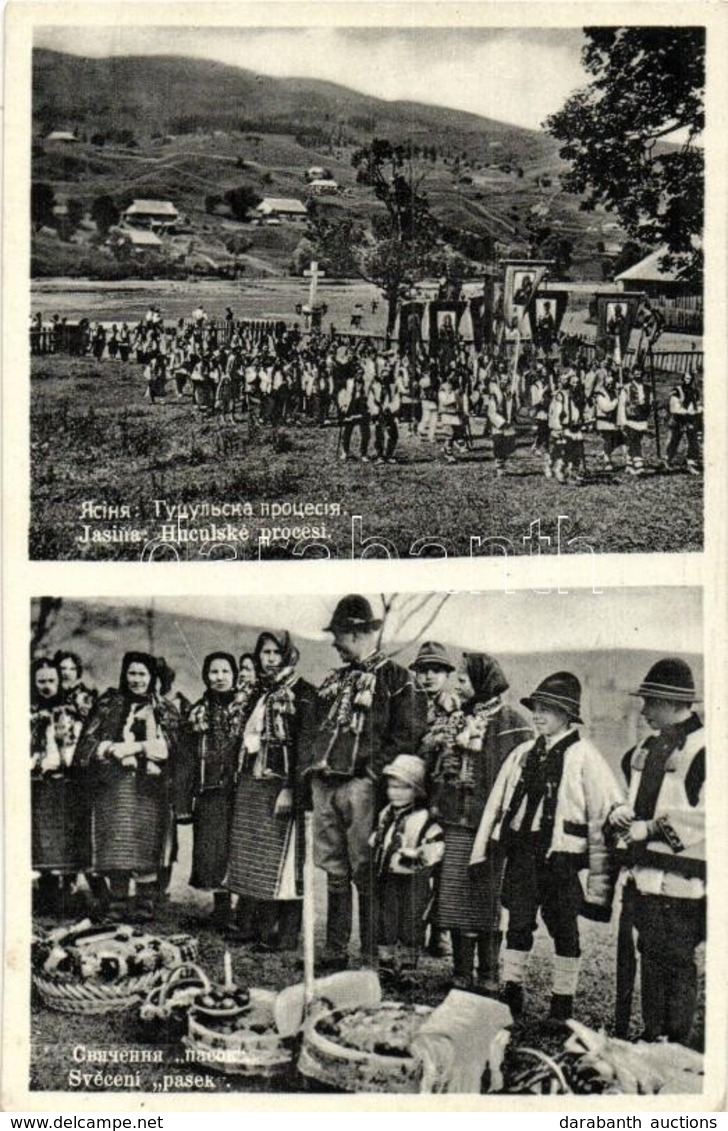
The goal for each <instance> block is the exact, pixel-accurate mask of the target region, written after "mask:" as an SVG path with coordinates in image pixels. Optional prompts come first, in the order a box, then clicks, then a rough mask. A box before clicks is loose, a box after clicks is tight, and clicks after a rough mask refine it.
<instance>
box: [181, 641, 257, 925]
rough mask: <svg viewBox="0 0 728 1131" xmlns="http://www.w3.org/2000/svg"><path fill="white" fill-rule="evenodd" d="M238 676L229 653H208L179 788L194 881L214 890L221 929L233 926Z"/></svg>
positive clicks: (189, 723)
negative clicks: (230, 872)
mask: <svg viewBox="0 0 728 1131" xmlns="http://www.w3.org/2000/svg"><path fill="white" fill-rule="evenodd" d="M237 678H238V666H237V664H236V663H235V660H234V658H233V657H232V656H231V655H230V653H229V652H211V653H210V654H209V656H205V659H204V661H203V664H202V679H203V682H204V684H205V692H204V694H203V696H202V698H201V699H199V700H198V701H197V703H195V704H194V705H193V706H192V707H191V708H190V712H189V715H188V716H187V721H186V723H185V726H184V730H183V742H182V757H181V760H180V774H179V775H178V780H177V788H176V791H175V796H176V802H177V820H178V821H179V822H182V823H190V822H191V824H192V832H193V840H192V875H191V877H190V884H191V885H192V887H195V888H200V889H201V890H202V891H209V892H212V895H213V901H214V902H213V912H212V923H213V925H214V926H215V927H218V928H219V929H220V930H225V929H226V928H227V927H229V926H230V893H229V892H228V891H227V890H225V888H224V886H223V885H224V882H225V875H226V873H227V868H228V851H229V843H230V819H231V816H232V804H233V797H234V792H235V774H236V770H237V764H238V751H239V748H240V734H241V719H242V717H243V716H242V714H241V711H240V710H239V709H238V706H237V704H236V687H235V685H236V682H237Z"/></svg>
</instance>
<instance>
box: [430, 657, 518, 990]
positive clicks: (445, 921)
mask: <svg viewBox="0 0 728 1131" xmlns="http://www.w3.org/2000/svg"><path fill="white" fill-rule="evenodd" d="M458 682H459V685H460V693H461V695H462V697H463V700H464V705H463V717H462V726H461V729H460V730H459V732H458V733H457V735H455V736H454V741H452V742H451V743H450V744H449V745H448V746H447V747H445V748H443V749H442V751H441V753H440V756H439V759H438V762H437V764H436V765H435V766H434V767H433V771H432V775H431V783H432V786H431V792H432V805H431V811H432V813H433V815H434V816H436V818H437V820H438V822H439V823H440V825H441V826H442V828H443V830H444V833H445V857H444V860H443V863H442V870H441V874H440V883H439V888H438V894H437V906H436V909H435V922H436V924H437V927H438V928H439V929H440V930H450V932H451V936H452V944H453V965H454V979H453V985H454V986H455V987H457V988H460V989H472V988H473V987H474V988H476V989H478V990H480V991H481V992H483V993H488V994H495V993H497V991H498V950H499V947H500V941H501V938H500V933H499V931H498V918H499V915H500V904H499V897H500V886H501V876H502V871H503V858H502V857H498V858H497V859H496V858H494V859H493V860H491V861H490V862H489V863H488V865H487V867H486V866H483V867H479V868H478V869H477V870H473V869H469V862H470V854H471V852H472V848H473V843H474V841H475V834H476V832H477V829H478V825H479V823H480V818H481V817H482V815H483V809H484V808H485V803H486V801H487V800H488V796H489V794H490V791H491V790H492V788H493V785H494V783H495V779H496V777H497V776H498V771H499V770H500V768H501V766H502V765H503V762H504V761H505V759H506V758H507V757H508V755H509V754H510V752H511V750H513V749H514V747H516V746H518V745H519V743H521V742H525V741H526V740H527V739H529V738H531V737H532V735H533V732H532V730H531V727H530V726H529V724H528V722H527V721H526V718H525V716H523V715H522V714H521V713H520V712H519V711H517V710H515V709H514V708H513V707H511V706H510V705H508V704H507V703H505V702H504V700H503V696H504V694H505V692H506V691H507V690H508V680H507V679H506V677H505V675H504V673H503V669H502V668H501V666H500V664H499V663H498V662H497V660H495V659H493V657H492V656H488V655H486V654H485V653H475V652H466V653H464V654H463V660H462V663H461V665H460V668H459V670H458ZM476 951H477V960H478V975H477V982H476V980H475V976H474V967H475V959H476Z"/></svg>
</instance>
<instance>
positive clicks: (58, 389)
mask: <svg viewBox="0 0 728 1131" xmlns="http://www.w3.org/2000/svg"><path fill="white" fill-rule="evenodd" d="M671 385H672V382H665V383H664V385H663V386H662V387H661V388H660V390H659V393H660V399H661V400H662V401H664V399H665V398H666V396H667V394H668V393H669V389H670V387H671ZM168 388H169V390H170V395H169V396H168V397H167V399H166V403H158V404H154V405H152V404H150V403H149V402H147V401H146V400H144V399H143V392H144V382H143V380H142V377H141V371H140V369H139V368H138V367H137V366H136V365H132V364H127V365H124V364H122V363H121V362H104V363H102V364H98V363H95V362H94V361H92V360H90V359H67V358H50V359H42V358H40V359H34V361H33V372H32V389H31V459H32V495H31V499H32V501H31V529H30V547H29V552H30V557H31V558H32V559H41V560H49V559H50V560H53V559H56V560H75V559H85V560H98V561H101V560H103V561H109V560H117V561H122V560H132V561H133V560H139V557H140V552H141V547H142V545H143V544H144V542H145V541H147V540H151V539H154V538H155V537H158V535H159V532H160V529H161V525H162V520H160V518H159V516H157V515H156V514H155V509H154V500H155V499H166V500H167V501H168V502H169V503H171V504H186V505H188V506H190V505H194V504H199V503H211V502H214V503H221V502H233V503H235V502H238V503H244V502H248V503H250V504H251V505H252V508H253V511H254V515H253V517H252V518H249V519H246V520H244V523H245V525H246V526H247V528H248V541H247V542H245V543H241V544H238V545H237V547H236V554H237V557H238V558H241V557H244V558H247V559H248V560H250V559H253V558H257V557H262V558H270V559H287V558H290V557H291V555H292V549H293V546H294V544H295V541H296V536H295V535H293V537H292V538H291V539H290V541H289V542H288V543H286V542H285V541H281V540H278V541H275V542H273V543H272V544H271V545H269V546H267V547H264V548H260V547H259V536H260V533H261V530H262V529H263V528H264V527H271V526H273V525H277V526H280V527H284V528H285V527H301V526H305V525H307V524H308V525H309V526H311V527H314V528H317V527H319V526H320V523H321V521H322V520H321V519H320V518H319V519H315V518H313V519H311V518H309V519H307V520H306V519H301V518H297V519H296V518H293V519H292V518H290V517H289V518H284V519H281V518H279V519H277V520H272V519H271V518H266V517H265V516H264V515H261V513H260V507H261V503H270V504H272V503H276V502H282V503H285V502H289V503H339V504H340V506H341V517H340V518H329V519H325V520H323V521H325V522H326V534H325V536H324V537H323V538H321V537H317V536H315V535H309V536H308V541H322V542H324V543H325V545H326V546H327V547H328V550H329V554H330V556H331V557H332V558H348V557H352V556H356V557H360V556H361V554H362V550H363V547H362V546H361V544H360V542H359V541H358V540H355V541H354V547H353V548H352V521H351V520H352V516H356V515H358V516H361V519H362V523H361V538H363V539H367V538H370V539H372V540H373V541H377V540H382V539H386V540H388V541H389V543H390V544H391V545H392V546H394V548H395V549H396V552H397V553H398V555H399V556H400V557H405V556H410V555H411V556H416V555H417V554H418V553H420V554H424V553H427V552H428V551H427V550H423V549H421V547H420V548H418V547H417V541H418V540H422V539H425V538H426V539H427V540H429V541H432V542H437V543H439V544H440V545H441V546H442V547H443V548H444V549H445V550H446V552H447V555H448V556H460V555H468V554H470V553H471V538H481V539H483V540H484V543H485V545H484V546H483V545H482V546H481V547H480V549H479V550H478V549H476V550H475V551H474V552H475V553H489V552H490V553H493V552H496V553H502V552H503V550H502V549H498V548H495V549H494V548H493V547H492V546H491V547H490V548H489V543H488V542H487V541H486V540H488V539H499V540H502V539H507V540H508V543H506V545H508V544H510V549H509V550H508V552H509V554H523V553H529V552H530V550H531V543H529V542H527V541H526V542H524V539H527V538H528V536H529V533H530V531H531V524H532V523H534V522H536V521H537V520H538V521H539V523H540V534H541V536H542V537H543V536H548V537H549V538H551V543H550V545H549V544H547V543H543V544H542V550H543V552H544V553H556V546H557V538H558V535H559V516H566V518H562V520H561V528H560V535H561V551H560V552H561V553H579V552H581V553H583V552H588V548H589V547H591V549H592V550H593V551H594V552H595V553H648V552H653V553H654V552H673V551H694V552H697V551H700V550H701V549H702V545H703V529H702V507H703V504H702V498H703V482H702V478H694V477H689V476H687V475H683V474H676V473H664V472H660V471H659V470H657V469H656V467H655V465H656V449H655V442H654V438H653V437H648V438H647V441H646V444H645V455H646V462H647V466H648V468H650V470H648V473H647V474H646V475H645V477H644V478H643V479H641V480H635V479H633V478H631V477H628V476H626V475H625V474H624V473H619V472H618V473H616V474H615V475H613V476H606V475H604V474H603V473H601V472H600V471H599V470H598V469H599V468H600V466H601V459H600V455H601V445H600V441H599V440H598V439H597V437H596V436H593V435H591V436H589V438H588V440H587V463H588V467H589V469H590V480H589V481H588V482H587V483H586V484H584V485H582V486H575V485H560V484H558V483H556V482H554V481H552V480H551V481H550V480H546V479H545V478H544V476H543V464H542V459H541V457H537V456H536V455H535V454H533V453H532V452H531V450H530V447H531V441H532V436H531V434H530V432H529V433H527V432H524V433H523V434H522V435H521V436H520V437H519V448H518V451H517V452H516V455H515V457H514V458H513V459H512V460H511V461H510V463H509V469H508V476H507V477H506V478H504V479H496V477H495V469H494V465H493V461H492V455H491V451H490V444H489V443H487V442H486V441H484V440H483V439H477V438H476V440H475V444H474V448H473V450H472V451H471V452H468V453H467V454H465V455H464V456H463V458H462V459H461V460H460V461H459V462H458V463H457V464H456V465H447V464H445V463H444V461H443V458H442V452H441V447H440V445H439V443H438V444H437V445H433V444H425V443H423V442H422V441H420V440H418V439H416V438H414V437H412V436H411V435H409V434H408V432H407V430H406V429H405V428H404V427H403V428H402V429H401V440H400V446H399V449H398V453H397V454H398V458H399V463H398V466H396V467H393V466H388V465H387V466H376V465H363V464H360V463H358V462H354V463H341V462H340V461H339V460H338V459H337V458H336V455H337V439H338V430H337V428H336V426H334V425H331V426H328V427H326V428H324V429H319V428H316V427H315V426H313V425H311V424H310V423H308V422H305V423H303V424H302V425H301V426H297V425H296V424H292V425H288V426H286V427H285V428H278V429H271V428H267V427H264V426H258V427H256V428H254V429H251V427H250V426H249V424H248V423H247V422H243V423H240V424H232V423H231V424H226V423H223V422H222V421H221V420H220V419H219V417H212V418H211V417H207V416H204V415H202V414H200V413H199V412H198V410H197V409H196V408H195V407H194V405H193V404H192V403H191V401H190V399H189V398H188V397H185V398H183V399H182V400H177V399H176V398H175V396H174V392H173V390H172V386H171V383H170V384H169V386H168ZM666 440H667V430H666V428H663V436H662V443H663V451H664V445H665V443H666ZM357 444H358V440H357V437H356V435H355V439H354V445H353V449H354V451H356V450H358V449H357ZM619 458H620V456H618V457H617V459H619ZM87 500H94V501H95V502H97V503H106V504H109V505H124V504H126V505H128V506H130V508H131V515H132V520H131V521H130V522H126V523H124V522H121V523H116V525H117V526H118V528H119V530H121V531H122V535H120V537H121V536H123V530H125V529H127V528H129V527H135V528H137V529H139V530H143V531H144V532H145V534H144V537H143V538H142V541H141V542H136V543H131V542H128V541H122V540H119V541H111V542H106V543H95V542H93V541H84V540H83V539H84V535H85V534H86V535H88V534H89V532H88V531H84V528H83V526H84V520H83V518H82V514H83V504H84V502H85V501H87ZM203 524H205V523H204V520H199V521H198V522H197V523H190V525H191V526H192V525H197V526H200V525H203ZM110 525H113V523H109V522H104V521H100V522H98V523H96V524H93V523H92V524H91V526H92V527H98V528H102V527H104V528H108V527H109V526H110ZM238 525H240V523H238ZM305 539H306V536H305V535H304V540H305ZM178 552H179V557H180V560H187V559H194V558H198V557H200V545H199V543H188V544H182V545H180V546H179V547H178ZM429 552H430V553H433V551H432V550H430V551H429ZM437 554H438V556H441V554H442V551H437ZM368 556H369V557H371V556H375V554H374V551H373V550H372V551H370V552H369V554H368Z"/></svg>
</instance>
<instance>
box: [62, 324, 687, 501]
mask: <svg viewBox="0 0 728 1131" xmlns="http://www.w3.org/2000/svg"><path fill="white" fill-rule="evenodd" d="M83 348H84V350H85V351H86V352H87V353H88V354H90V355H91V356H93V357H95V358H96V359H97V360H99V361H101V360H103V359H104V358H111V359H116V358H119V359H120V360H121V361H128V360H130V359H131V360H133V361H136V362H137V363H138V364H140V365H141V366H143V371H144V378H145V396H146V397H147V398H148V399H149V400H151V401H152V402H156V401H161V400H164V399H165V398H166V396H167V394H168V386H170V385H171V386H172V388H173V390H174V393H173V395H174V396H175V397H176V398H177V399H182V398H183V397H186V396H188V395H191V396H192V398H193V400H194V403H195V404H196V405H197V406H198V408H199V409H200V410H201V411H203V412H205V413H207V414H210V415H218V416H219V417H220V418H221V419H222V420H223V421H228V422H232V421H233V420H234V419H235V417H236V408H239V409H240V411H241V412H246V413H247V412H250V413H252V414H254V416H255V418H256V419H257V420H258V421H260V422H261V423H263V424H267V425H270V426H273V427H276V426H281V425H287V424H299V425H306V424H308V425H311V426H316V425H318V426H319V427H324V426H325V425H327V424H332V425H338V428H339V443H338V445H337V456H338V458H339V459H341V460H344V461H351V460H356V459H358V460H361V462H362V463H369V462H373V463H385V462H386V463H390V464H396V463H397V462H398V458H397V449H398V444H399V440H400V433H401V430H402V429H405V430H406V431H407V433H408V434H409V435H411V436H416V437H417V438H418V439H419V440H420V441H422V442H423V443H426V444H435V443H437V442H441V443H442V457H443V459H444V460H445V461H446V462H447V463H456V462H457V461H458V459H459V458H461V457H463V456H464V455H466V453H468V452H469V451H471V450H472V448H473V437H474V433H475V432H476V428H475V427H474V425H475V422H476V421H477V422H478V426H477V432H478V435H479V436H480V435H483V436H485V437H486V438H487V437H489V438H490V441H491V446H492V457H493V462H494V465H495V471H496V475H497V476H498V477H503V476H505V475H506V474H507V473H508V467H509V464H510V461H511V460H512V458H513V456H514V454H515V453H516V448H517V441H518V439H519V437H523V435H524V433H525V434H526V444H525V446H526V448H528V449H530V450H531V451H532V452H533V453H535V454H536V455H537V456H538V457H540V459H541V461H542V469H543V474H544V475H545V476H546V477H547V478H553V479H555V480H557V481H558V482H560V483H564V482H573V483H582V482H584V480H585V479H586V478H588V477H589V476H591V474H592V473H593V472H594V471H599V472H601V473H604V472H606V473H608V474H611V473H613V472H615V471H617V470H620V471H621V470H623V471H624V472H625V473H626V474H628V475H632V476H641V475H643V474H644V473H645V455H644V451H643V447H644V442H645V438H646V436H647V434H648V433H649V432H650V431H651V430H652V428H653V426H654V413H655V406H654V404H653V387H652V385H651V383H650V381H649V379H648V376H647V374H646V372H645V371H644V369H643V368H642V365H641V364H637V363H635V364H634V365H632V366H631V367H629V368H624V369H622V368H621V367H620V366H618V365H617V364H616V363H615V361H614V360H613V359H612V358H610V357H605V358H604V359H602V360H597V359H596V358H595V356H594V355H591V356H588V355H587V353H586V352H585V351H584V350H581V351H579V350H577V351H572V352H573V355H572V356H570V357H569V358H568V359H567V358H566V357H565V356H563V354H562V356H561V357H559V358H558V360H557V358H556V357H555V356H554V354H555V353H557V352H558V351H557V350H556V342H555V341H554V342H553V343H552V344H551V348H550V349H549V350H548V351H546V350H544V349H540V350H533V351H531V352H526V351H524V352H523V354H522V356H521V358H520V361H519V362H518V363H517V365H516V372H515V373H514V366H513V364H512V361H511V360H510V359H509V358H508V357H507V356H506V355H499V354H498V353H497V351H496V349H495V348H489V347H487V346H484V347H483V348H482V349H481V350H479V351H478V350H476V349H475V347H474V345H473V344H472V343H466V342H464V341H463V339H462V338H460V337H459V336H458V334H457V332H456V331H455V329H454V327H453V326H452V324H451V323H450V324H446V325H445V326H444V327H442V328H441V330H440V332H439V335H438V340H437V347H436V349H430V350H426V349H425V348H424V346H423V345H422V343H421V342H420V343H419V344H417V345H416V346H415V347H413V346H412V344H411V343H408V342H403V343H402V344H401V346H400V345H397V344H395V346H394V347H393V348H389V347H386V346H385V345H377V344H376V343H374V342H373V341H371V340H370V339H366V338H361V337H355V336H351V335H345V336H339V337H336V338H334V337H333V336H331V337H327V336H324V335H321V334H308V333H304V332H302V331H301V330H300V329H299V328H298V326H296V325H294V326H293V327H287V326H286V325H285V323H282V322H281V323H278V324H277V325H276V326H275V328H273V327H272V326H270V324H268V325H266V324H265V323H262V322H261V323H260V324H258V325H256V324H252V325H250V324H248V323H243V322H239V321H236V320H235V318H234V315H233V312H232V310H231V309H230V308H229V307H228V309H227V312H226V315H225V318H224V319H223V320H220V321H215V320H212V319H210V318H209V317H208V316H207V314H206V313H205V311H204V310H203V309H202V308H201V307H200V308H198V309H197V310H196V311H194V312H193V314H192V317H191V318H190V319H189V320H185V319H180V321H179V322H178V323H175V324H168V323H165V321H164V319H163V317H162V314H161V312H160V311H159V309H158V308H157V307H150V308H149V310H148V311H147V314H146V316H145V317H144V318H142V319H141V320H140V321H139V322H138V323H137V324H135V325H134V326H133V327H131V328H130V327H129V326H128V324H127V323H122V325H121V326H118V325H117V324H114V325H112V326H111V328H110V329H107V328H106V327H105V326H104V325H102V324H101V323H93V324H89V325H88V327H87V331H86V333H85V336H84V347H83ZM663 423H664V425H666V426H667V429H668V432H669V439H668V442H667V446H666V450H665V454H664V458H661V459H660V461H659V466H660V467H662V468H663V469H666V470H673V469H676V468H677V467H678V466H679V467H680V468H681V469H684V470H686V471H687V472H688V473H689V474H692V475H699V474H700V472H701V437H702V426H703V412H702V403H701V395H700V389H699V386H698V380H697V377H696V375H695V373H694V372H693V371H692V370H691V369H688V370H687V371H686V372H685V374H684V375H683V376H682V377H681V378H680V379H679V380H678V381H677V383H676V384H675V386H674V388H673V389H672V390H671V391H670V394H669V397H668V403H667V410H666V415H664V417H663ZM590 436H593V437H594V438H595V439H596V441H597V443H596V445H590V446H589V452H590V458H591V459H592V461H593V463H592V466H591V467H588V465H587V454H586V441H587V438H588V437H590ZM683 440H684V441H685V448H686V459H685V463H684V464H683V463H680V464H678V453H679V451H680V448H681V447H682V445H683ZM479 450H482V449H479ZM522 450H523V444H521V451H522ZM617 453H620V455H619V458H618V461H617V462H615V457H616V456H617Z"/></svg>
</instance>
